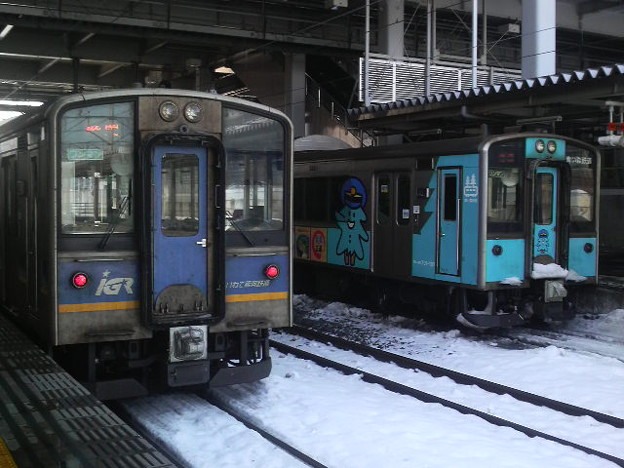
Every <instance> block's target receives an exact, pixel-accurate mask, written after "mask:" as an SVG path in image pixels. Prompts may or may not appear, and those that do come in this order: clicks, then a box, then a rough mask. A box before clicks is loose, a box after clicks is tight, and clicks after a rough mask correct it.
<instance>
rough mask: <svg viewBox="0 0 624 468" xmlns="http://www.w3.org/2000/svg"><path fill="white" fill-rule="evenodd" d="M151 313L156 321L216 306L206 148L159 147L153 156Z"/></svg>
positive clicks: (155, 148) (208, 151)
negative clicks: (212, 284)
mask: <svg viewBox="0 0 624 468" xmlns="http://www.w3.org/2000/svg"><path fill="white" fill-rule="evenodd" d="M152 155H153V156H152V171H153V172H152V184H153V186H152V188H151V190H152V193H151V198H152V202H151V205H152V206H151V210H152V215H151V219H152V222H151V224H152V226H151V230H152V272H151V276H152V278H151V279H152V281H151V294H152V310H153V315H154V319H155V320H156V321H158V320H159V319H160V320H162V321H166V320H167V317H171V316H175V315H188V314H199V315H201V314H202V312H203V313H206V311H207V310H208V309H209V308H211V307H212V302H213V300H212V298H211V294H210V293H209V291H210V288H209V281H211V278H209V274H210V272H211V271H212V270H211V266H210V258H211V257H212V248H211V244H212V242H211V239H210V235H209V224H210V222H209V220H210V219H212V218H213V217H214V210H215V209H214V206H211V204H209V203H208V190H207V186H208V181H209V180H210V177H209V174H208V171H209V167H210V165H209V164H208V157H209V155H210V150H208V149H206V148H205V147H199V146H198V147H175V146H156V147H154V150H153V153H152Z"/></svg>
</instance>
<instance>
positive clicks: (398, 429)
mask: <svg viewBox="0 0 624 468" xmlns="http://www.w3.org/2000/svg"><path fill="white" fill-rule="evenodd" d="M296 306H297V309H299V310H301V309H303V310H304V312H303V313H302V314H301V316H300V317H298V318H299V319H300V321H304V322H308V323H312V322H314V323H316V324H317V325H319V326H322V327H324V328H326V330H332V331H333V332H335V333H338V332H340V331H341V330H342V333H346V334H348V335H349V338H351V339H354V338H355V339H357V340H358V341H360V342H364V343H366V344H375V345H377V346H378V347H380V348H383V349H385V350H387V351H390V352H395V353H398V354H403V355H406V356H411V357H414V358H417V359H421V360H425V361H427V362H430V363H433V364H436V365H440V366H444V367H450V368H453V369H456V370H458V371H461V372H464V373H470V374H473V375H477V376H479V377H482V378H487V379H490V380H495V381H497V382H499V383H502V384H506V385H510V386H514V387H518V388H522V389H524V390H528V391H533V392H536V393H539V394H542V395H545V396H550V397H551V398H555V399H559V400H562V401H565V402H567V403H572V404H576V405H579V406H584V407H587V408H591V409H594V410H597V411H601V412H605V413H609V414H614V415H617V416H620V417H624V405H623V404H622V401H624V363H623V362H621V361H619V360H617V359H613V358H605V357H601V356H599V355H594V354H590V353H576V352H573V351H569V350H564V349H560V348H557V347H555V346H549V347H546V348H529V347H527V348H521V347H519V346H517V344H514V343H512V342H511V341H510V342H508V343H507V342H505V340H502V341H501V340H494V339H489V338H487V337H475V336H467V335H464V334H463V333H462V332H461V331H459V330H451V331H444V332H439V331H435V330H431V329H428V328H427V327H423V326H421V324H418V323H416V322H414V321H413V320H409V319H405V318H401V317H391V318H388V319H383V318H382V317H379V316H376V315H374V314H371V313H370V312H369V311H367V310H364V309H358V308H355V307H350V306H348V305H345V304H340V303H330V304H324V303H321V302H317V301H313V300H311V299H310V298H308V297H306V296H297V297H296ZM574 322H578V323H577V324H576V325H575V324H574V323H572V324H570V325H568V326H569V327H572V328H574V327H576V328H578V329H582V330H585V331H592V330H599V329H603V328H604V329H607V330H609V333H610V334H611V335H615V336H621V337H622V338H624V311H622V310H616V311H613V312H611V313H609V314H604V315H601V316H599V317H596V318H595V319H594V320H585V319H583V318H582V317H581V318H578V319H575V321H574ZM275 337H276V339H278V340H280V341H284V340H285V341H287V342H290V341H297V340H300V339H295V338H294V337H291V336H290V335H288V334H284V333H282V334H280V333H276V334H275ZM300 344H301V343H300ZM304 344H305V343H303V344H302V346H303V345H304ZM311 346H314V347H315V348H316V349H315V352H316V351H318V350H320V349H321V348H323V347H324V346H322V345H318V344H312V345H311ZM323 352H325V353H328V355H330V356H331V355H333V356H334V357H338V356H342V355H343V354H344V352H342V351H338V350H335V349H333V350H331V349H330V350H328V349H325V350H324V351H323ZM273 358H274V359H273V372H272V374H271V376H269V377H268V378H267V379H264V380H262V381H260V382H255V383H252V384H246V385H237V386H232V387H229V388H223V389H218V390H214V391H212V395H213V396H214V397H215V398H218V399H220V400H222V401H224V402H228V404H229V405H233V406H235V408H236V409H237V411H239V412H241V413H244V414H248V415H250V416H252V417H253V418H254V419H255V421H256V422H257V423H260V424H262V425H265V426H269V427H271V428H272V430H273V431H274V433H275V435H278V436H280V437H284V438H286V439H287V440H288V441H289V442H290V443H292V444H293V445H295V446H296V447H297V448H298V449H299V450H302V451H303V452H305V453H307V454H309V455H311V456H314V457H315V458H317V459H318V460H319V461H321V462H322V463H324V464H326V465H327V466H330V467H340V468H343V467H357V468H366V467H444V468H447V467H460V468H463V467H479V468H483V467H485V468H487V467H497V468H499V467H500V468H505V467H509V468H515V467H523V468H524V467H532V468H540V467H544V468H546V467H547V468H552V467H554V466H556V467H558V468H560V467H571V468H577V467H579V468H580V467H588V468H589V467H591V468H594V467H602V466H615V465H613V464H611V463H609V462H607V461H605V460H602V459H599V458H597V457H593V456H590V455H587V454H585V453H583V452H581V451H578V450H575V449H572V448H569V447H565V446H561V445H559V444H556V443H554V442H549V441H546V440H543V439H540V438H529V437H527V436H525V435H523V434H522V433H519V432H517V431H514V430H512V429H508V428H501V427H497V426H493V425H491V424H489V423H487V422H485V421H484V420H482V419H480V418H477V417H475V416H464V415H462V414H460V413H458V412H456V411H454V410H450V409H446V408H443V407H442V406H440V405H437V404H427V403H422V402H419V401H416V400H415V399H413V398H411V397H407V396H402V395H396V394H393V393H391V392H388V391H386V390H385V389H383V388H381V387H379V386H373V385H370V384H367V383H365V382H363V381H362V380H361V379H360V378H359V377H358V376H344V375H342V374H340V373H337V372H335V371H332V370H328V369H323V368H321V367H319V366H316V365H315V364H312V363H309V362H306V361H301V360H298V359H295V358H293V357H291V356H287V355H282V354H281V353H277V352H275V351H274V353H273ZM341 359H345V357H344V356H343V357H342V358H341ZM346 359H351V360H354V361H357V362H358V365H359V366H361V367H362V368H364V366H367V367H366V370H368V371H369V372H373V373H377V374H380V375H388V376H389V378H396V379H401V381H406V382H407V381H409V384H411V385H414V386H416V385H418V386H419V388H421V386H423V387H426V388H425V390H431V391H432V393H435V390H436V389H441V388H443V386H444V385H446V384H447V383H448V381H446V380H447V379H427V377H426V376H420V375H418V374H419V373H414V372H411V371H405V370H399V369H396V368H392V366H388V365H387V364H382V363H374V362H372V363H371V362H370V360H368V361H367V359H368V358H362V357H353V356H352V357H346ZM407 373H411V375H410V376H409V377H408V376H407ZM392 374H396V375H392ZM399 374H400V375H399ZM445 381H446V382H445ZM450 388H451V389H450V390H447V391H449V392H451V394H450V395H444V396H445V397H447V398H449V399H453V398H454V399H455V400H456V401H458V402H463V403H464V404H467V405H470V406H478V405H479V406H480V407H482V409H484V410H486V411H490V412H492V413H493V414H499V413H500V412H502V413H503V414H505V415H506V416H507V417H508V418H510V419H511V418H512V417H513V416H514V413H516V415H517V418H519V419H523V418H524V419H525V420H528V421H522V422H521V423H527V422H530V420H531V419H536V418H539V417H540V416H539V414H537V413H536V415H533V413H531V411H534V410H529V409H523V408H522V406H517V404H516V403H515V402H513V401H511V399H510V398H509V397H506V396H492V395H487V394H484V393H483V392H481V391H480V390H479V389H476V388H474V387H470V388H465V389H464V390H461V387H450ZM453 388H454V389H453ZM453 392H454V393H455V395H453ZM172 405H173V406H172ZM127 407H128V410H129V411H130V412H131V413H133V414H134V415H135V416H140V418H142V419H144V421H145V425H146V429H147V430H148V431H150V432H152V433H154V434H156V435H158V436H159V437H160V438H161V439H162V440H163V441H166V442H167V443H170V442H172V443H173V444H175V446H176V447H178V449H179V451H180V453H181V454H182V455H183V456H184V457H185V459H186V460H188V463H189V465H190V466H194V467H208V466H214V465H218V466H225V467H230V466H231V467H234V466H236V467H256V466H262V467H276V468H281V467H290V466H296V465H294V464H293V463H294V462H293V461H292V460H288V458H287V457H286V456H285V455H284V454H282V453H281V452H280V451H279V450H277V449H275V447H273V446H272V445H271V444H270V443H268V442H265V441H263V440H260V439H259V437H258V436H256V435H254V434H253V433H250V431H249V430H247V429H245V428H244V427H243V426H242V425H241V424H240V423H238V422H237V421H236V420H234V419H232V418H231V417H229V416H225V415H223V414H222V413H220V412H219V411H218V410H216V409H215V408H213V407H210V406H209V405H208V403H205V402H202V401H201V400H200V399H198V398H197V397H193V396H190V395H186V394H177V395H166V396H158V397H150V398H147V399H140V400H134V401H129V402H128V404H127ZM524 413H526V414H524ZM546 414H548V413H546ZM538 424H540V425H541V427H540V429H541V430H544V432H549V433H553V434H562V431H563V433H564V434H565V431H568V433H574V432H576V436H575V437H576V438H577V439H579V440H577V442H579V443H583V440H582V439H587V445H589V446H593V447H595V448H597V449H599V450H603V451H605V452H608V453H611V454H612V455H615V456H619V457H624V443H623V442H624V438H623V437H624V436H623V435H622V433H623V432H624V430H621V429H620V430H613V429H610V428H605V427H602V426H604V425H601V424H599V423H597V422H596V421H594V420H593V419H590V418H576V419H575V418H568V417H565V416H561V415H547V416H542V417H541V420H540V421H538ZM527 425H528V424H527ZM570 426H573V427H572V428H571V427H570ZM575 429H576V430H575Z"/></svg>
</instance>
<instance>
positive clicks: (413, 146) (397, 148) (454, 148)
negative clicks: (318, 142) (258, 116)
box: [295, 136, 484, 163]
mask: <svg viewBox="0 0 624 468" xmlns="http://www.w3.org/2000/svg"><path fill="white" fill-rule="evenodd" d="M483 141H484V137H482V136H478V137H467V138H454V139H450V140H436V141H427V142H418V143H403V144H397V145H387V146H368V147H365V148H349V149H338V150H322V149H319V150H306V151H295V163H297V162H308V161H318V160H341V159H343V160H344V159H361V160H364V159H376V158H379V157H384V158H404V157H408V156H409V157H414V156H432V155H437V154H440V153H441V152H444V154H474V153H476V152H478V151H479V145H480V144H481V143H482V142H483Z"/></svg>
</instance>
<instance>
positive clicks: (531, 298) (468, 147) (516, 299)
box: [294, 134, 600, 328]
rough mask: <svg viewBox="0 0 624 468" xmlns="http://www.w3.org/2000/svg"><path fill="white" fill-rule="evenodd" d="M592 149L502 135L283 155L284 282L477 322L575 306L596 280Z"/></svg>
mask: <svg viewBox="0 0 624 468" xmlns="http://www.w3.org/2000/svg"><path fill="white" fill-rule="evenodd" d="M599 177H600V159H599V153H598V151H597V150H596V149H595V148H593V147H592V146H590V145H587V144H585V143H583V142H580V141H576V140H572V139H569V138H566V137H562V136H555V135H548V134H507V135H498V136H490V137H477V138H461V139H454V140H446V141H434V142H426V143H412V144H403V145H394V146H384V147H369V148H358V149H346V150H329V151H327V150H326V151H322V150H318V151H303V152H298V153H296V156H295V195H294V206H295V209H294V214H295V245H296V249H295V250H296V252H295V267H294V270H295V271H294V273H295V289H296V291H299V292H310V293H317V294H324V295H327V296H331V297H333V298H335V299H342V300H353V299H354V298H362V297H366V298H367V299H368V300H369V301H371V300H372V301H373V305H374V306H376V307H377V308H379V309H381V310H382V311H384V310H386V311H387V310H388V308H389V307H390V305H400V304H407V305H410V306H412V307H414V308H417V309H419V310H420V311H425V312H433V313H436V314H452V315H454V316H457V318H458V320H460V321H461V322H462V323H464V324H466V325H469V326H473V327H477V328H492V327H506V326H513V325H518V324H522V323H524V322H525V321H526V320H528V319H529V318H531V317H537V318H540V319H542V320H546V321H552V320H564V319H569V318H571V317H573V316H574V313H575V311H574V306H573V304H572V303H571V301H570V300H569V292H570V288H575V287H580V286H583V285H591V284H595V283H596V280H597V264H598V252H597V249H598V241H597V239H598V216H597V215H598V202H599V187H600V181H599Z"/></svg>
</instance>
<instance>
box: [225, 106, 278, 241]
mask: <svg viewBox="0 0 624 468" xmlns="http://www.w3.org/2000/svg"><path fill="white" fill-rule="evenodd" d="M224 128H226V129H227V131H226V132H225V134H224V135H223V146H224V147H225V151H226V161H227V162H226V164H227V167H226V172H225V174H226V176H225V178H226V189H225V199H226V201H225V208H226V230H228V231H234V230H236V231H282V230H284V229H285V226H284V215H285V213H284V210H285V204H284V164H285V154H284V152H285V149H286V148H285V147H284V128H283V127H282V125H281V124H280V123H279V122H278V121H276V120H272V119H269V118H267V117H263V116H259V115H257V114H251V113H248V112H244V111H240V110H236V109H225V110H224Z"/></svg>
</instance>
